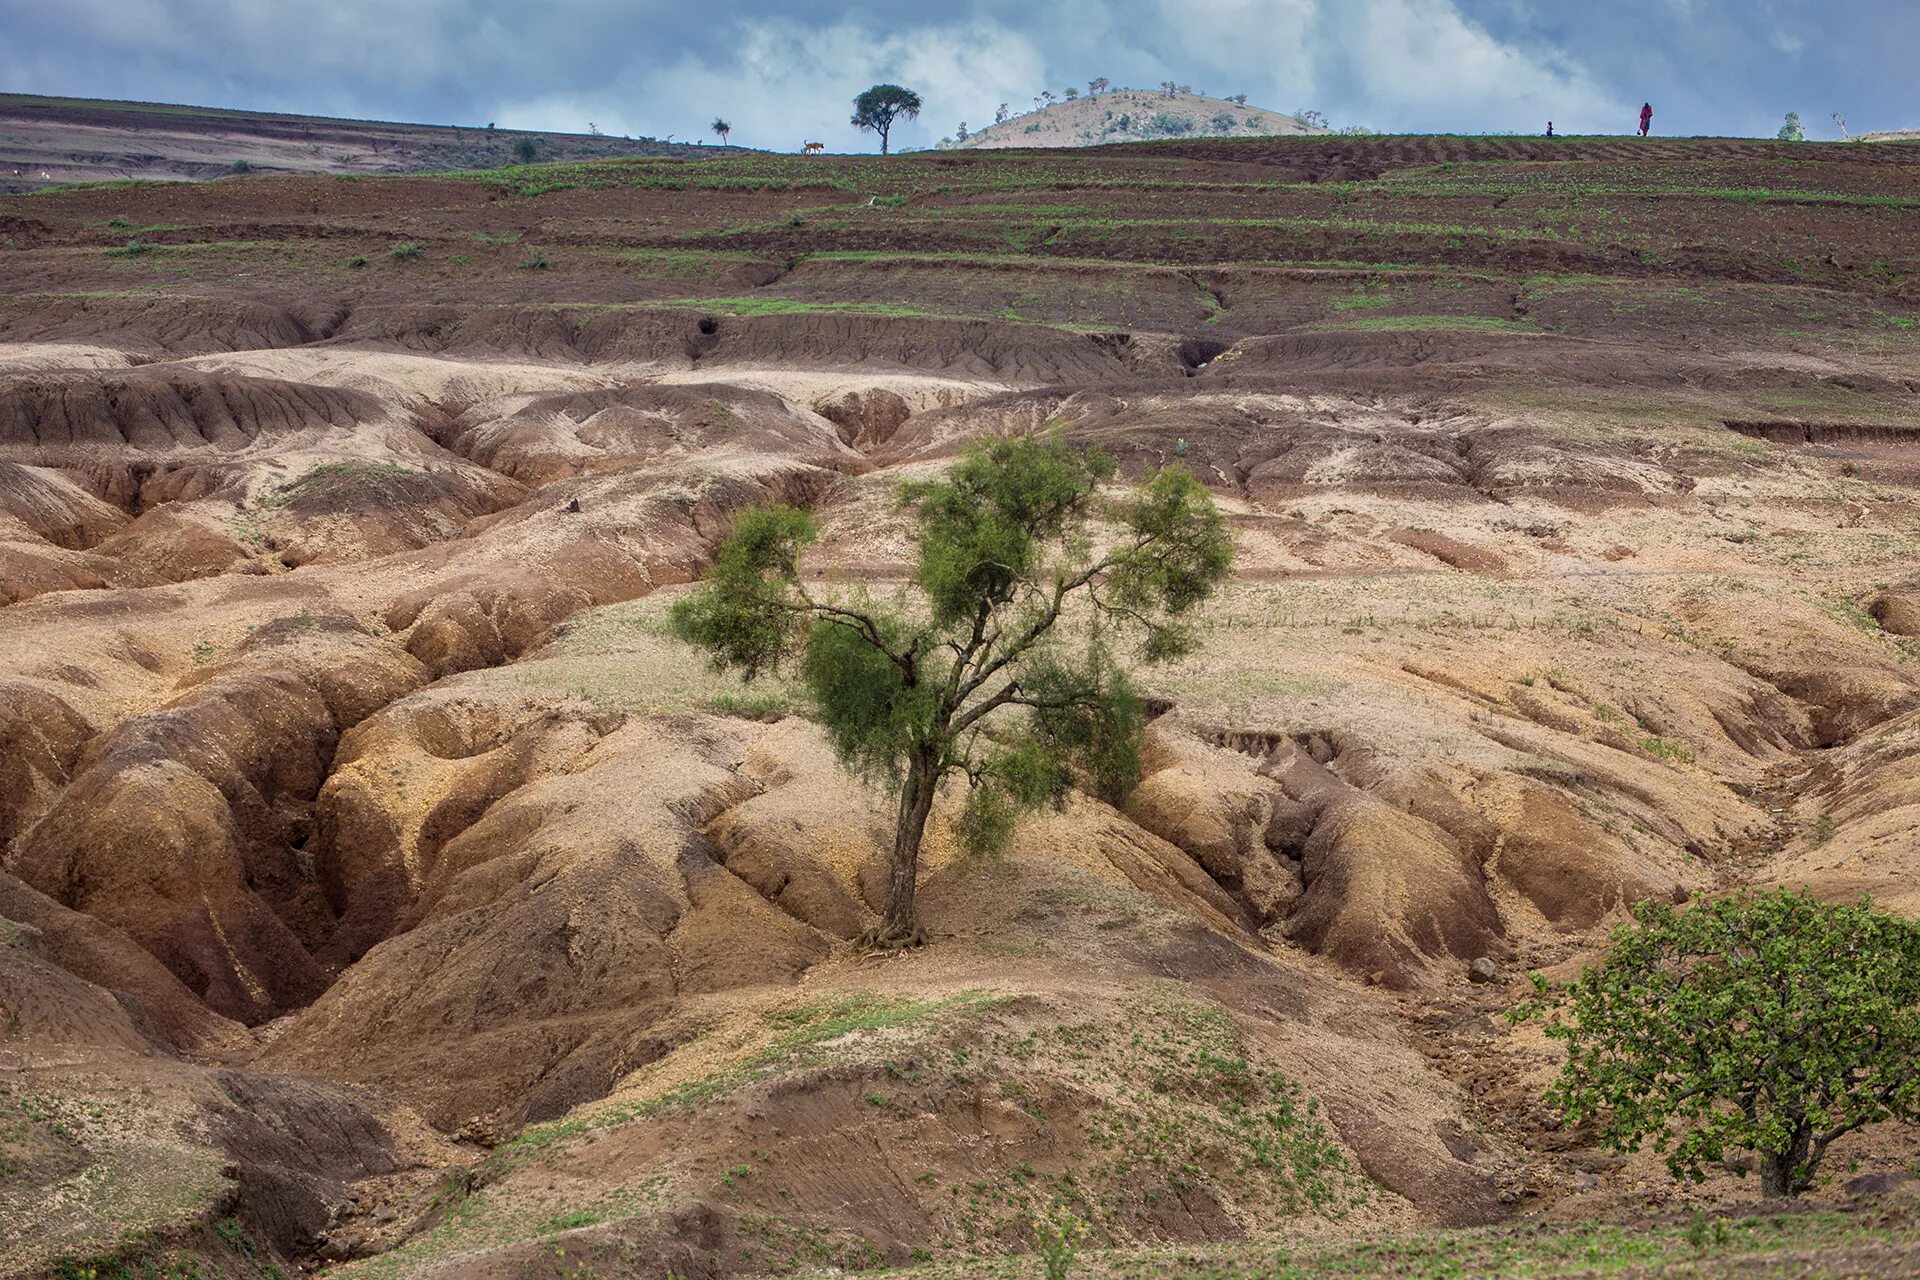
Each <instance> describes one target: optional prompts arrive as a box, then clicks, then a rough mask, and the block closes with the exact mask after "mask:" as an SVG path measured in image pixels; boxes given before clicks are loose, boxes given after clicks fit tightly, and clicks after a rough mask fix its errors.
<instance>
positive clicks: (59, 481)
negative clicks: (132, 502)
mask: <svg viewBox="0 0 1920 1280" xmlns="http://www.w3.org/2000/svg"><path fill="white" fill-rule="evenodd" d="M126 522H127V517H126V515H125V513H123V512H121V511H119V510H117V509H115V508H114V507H112V506H109V505H108V504H107V503H105V502H102V501H101V500H100V499H99V498H96V497H95V496H94V495H92V494H90V493H88V492H87V491H86V490H85V489H83V488H81V487H80V486H79V485H78V484H75V483H74V481H73V480H72V478H71V477H69V476H67V475H64V474H62V473H61V472H58V471H51V470H48V469H47V468H44V467H23V466H21V465H19V464H18V463H13V462H6V461H0V530H12V529H17V530H23V531H25V532H26V533H28V534H31V535H32V536H34V537H36V538H43V539H45V540H46V541H47V542H50V543H52V544H53V545H54V546H56V547H61V548H64V549H65V550H68V551H84V550H86V549H87V548H88V547H91V546H93V545H95V544H96V543H98V542H99V541H100V540H101V539H102V538H105V537H106V536H107V535H108V534H110V533H112V532H113V531H114V530H116V529H118V528H119V527H120V526H122V525H124V524H125V523H126Z"/></svg>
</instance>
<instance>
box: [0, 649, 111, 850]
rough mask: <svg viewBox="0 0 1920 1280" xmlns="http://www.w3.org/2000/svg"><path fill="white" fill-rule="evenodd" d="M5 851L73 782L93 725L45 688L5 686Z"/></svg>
mask: <svg viewBox="0 0 1920 1280" xmlns="http://www.w3.org/2000/svg"><path fill="white" fill-rule="evenodd" d="M0 690H3V691H4V696H0V850H4V849H5V848H6V846H7V844H8V842H9V841H11V840H12V839H13V837H14V836H16V835H18V834H20V832H22V831H24V830H26V829H27V827H29V826H31V825H32V824H33V822H34V820H35V819H36V818H38V817H39V816H40V815H41V814H42V813H45V812H46V811H47V808H48V806H49V805H51V804H52V802H53V800H54V798H55V797H56V796H58V795H59V794H60V792H61V790H62V789H64V788H65V787H66V785H67V784H68V783H69V782H71V781H72V780H73V768H74V764H75V762H76V761H77V760H79V758H80V751H81V749H82V748H83V747H85V746H86V744H87V740H88V739H90V738H91V737H92V736H93V726H92V725H90V724H88V723H87V721H86V720H85V719H84V718H83V717H82V716H81V715H80V714H79V713H78V712H76V711H75V710H74V709H73V708H72V707H70V706H68V705H67V704H66V703H65V702H63V701H61V700H60V698H58V697H57V696H55V695H54V694H51V693H49V692H47V691H46V690H45V689H43V688H40V687H38V686H37V685H34V684H29V683H28V682H26V681H24V680H6V681H4V682H0Z"/></svg>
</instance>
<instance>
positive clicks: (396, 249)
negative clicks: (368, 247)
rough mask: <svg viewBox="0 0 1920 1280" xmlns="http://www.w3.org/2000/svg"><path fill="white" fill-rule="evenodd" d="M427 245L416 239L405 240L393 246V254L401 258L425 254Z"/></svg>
mask: <svg viewBox="0 0 1920 1280" xmlns="http://www.w3.org/2000/svg"><path fill="white" fill-rule="evenodd" d="M426 252H427V246H425V245H424V244H421V243H420V242H419V241H418V240H407V241H404V242H402V243H400V244H397V245H395V246H393V256H394V257H396V258H400V259H402V260H408V259H412V258H420V257H424V256H426Z"/></svg>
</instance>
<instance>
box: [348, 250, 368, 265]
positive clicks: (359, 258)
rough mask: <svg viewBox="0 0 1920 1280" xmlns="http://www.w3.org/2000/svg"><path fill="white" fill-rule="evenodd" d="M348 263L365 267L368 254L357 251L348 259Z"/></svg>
mask: <svg viewBox="0 0 1920 1280" xmlns="http://www.w3.org/2000/svg"><path fill="white" fill-rule="evenodd" d="M347 265H348V266H350V267H364V266H366V265H367V256H366V255H365V254H364V253H356V254H354V255H353V256H352V257H351V258H348V259H347Z"/></svg>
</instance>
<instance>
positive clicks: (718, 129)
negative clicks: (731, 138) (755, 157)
mask: <svg viewBox="0 0 1920 1280" xmlns="http://www.w3.org/2000/svg"><path fill="white" fill-rule="evenodd" d="M707 128H709V129H711V130H713V133H714V136H715V137H717V138H719V139H720V145H721V146H723V147H724V146H726V145H727V135H728V134H730V133H732V132H733V126H732V125H731V124H729V123H727V121H726V120H724V119H722V118H721V117H720V116H715V117H714V118H713V123H712V124H710V125H708V126H707Z"/></svg>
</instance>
